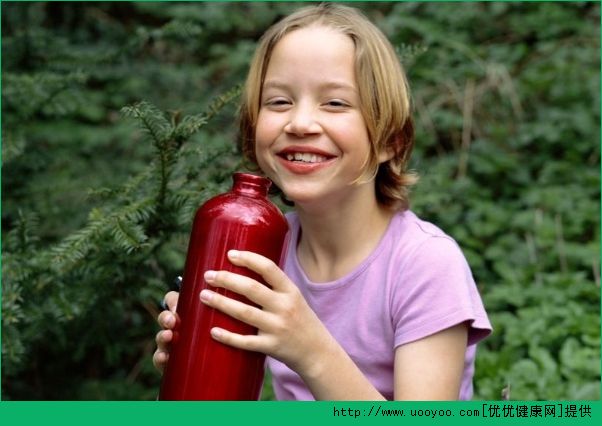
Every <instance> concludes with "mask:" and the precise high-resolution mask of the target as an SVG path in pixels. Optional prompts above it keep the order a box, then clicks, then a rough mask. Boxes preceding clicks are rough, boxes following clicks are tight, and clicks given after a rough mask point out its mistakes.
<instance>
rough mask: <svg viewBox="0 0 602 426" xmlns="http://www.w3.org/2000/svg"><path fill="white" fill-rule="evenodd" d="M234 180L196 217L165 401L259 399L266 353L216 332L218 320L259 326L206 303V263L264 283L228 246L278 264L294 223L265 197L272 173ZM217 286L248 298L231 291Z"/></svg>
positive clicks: (248, 330)
mask: <svg viewBox="0 0 602 426" xmlns="http://www.w3.org/2000/svg"><path fill="white" fill-rule="evenodd" d="M233 180H234V182H233V186H232V189H231V190H230V191H229V192H227V193H225V194H221V195H218V196H216V197H214V198H212V199H210V200H209V201H207V202H206V203H205V204H203V205H202V206H201V207H200V208H199V210H198V211H197V213H196V216H195V219H194V223H193V228H192V232H191V237H190V242H189V246H188V254H187V257H186V266H185V270H184V277H183V283H182V288H181V292H180V297H179V300H178V307H177V314H176V318H177V320H176V326H175V328H174V331H173V332H174V336H173V341H172V342H173V343H172V347H171V350H170V356H169V361H168V363H167V366H166V367H165V371H164V374H163V380H162V383H161V391H160V394H159V399H161V400H257V399H259V395H260V392H261V387H262V384H263V377H264V364H265V355H264V354H261V353H258V352H251V351H245V350H241V349H236V348H233V347H230V346H227V345H224V344H222V343H219V342H217V341H215V340H214V339H213V338H212V337H211V336H210V329H211V328H212V327H214V326H218V327H222V328H224V329H226V330H230V331H233V332H235V333H240V334H253V333H256V332H257V330H256V329H255V328H254V327H252V326H249V325H247V324H244V323H242V322H241V321H238V320H236V319H234V318H232V317H230V316H227V315H225V314H223V313H221V312H219V311H217V310H215V309H213V308H210V307H208V306H206V305H204V304H203V303H202V302H201V301H200V299H199V293H200V292H201V290H202V289H204V288H207V287H208V285H207V283H206V282H205V281H204V279H203V274H204V273H205V271H207V270H215V271H218V270H228V271H232V272H235V273H238V274H241V275H245V276H248V277H251V278H253V279H256V280H258V281H260V282H263V280H262V278H261V277H260V276H258V275H257V274H255V273H253V272H251V271H250V270H248V269H246V268H241V267H237V266H234V265H233V264H232V263H230V261H229V260H228V258H227V256H226V253H227V251H228V250H230V249H236V250H247V251H252V252H255V253H258V254H261V255H263V256H265V257H267V258H269V259H271V260H272V261H274V262H275V263H279V262H280V260H281V257H282V256H283V253H282V252H283V249H284V244H285V238H286V234H287V232H288V225H287V222H286V219H285V217H284V216H283V214H282V213H281V212H280V211H279V210H278V208H277V207H276V206H275V205H274V204H272V203H271V202H270V201H269V199H268V198H267V193H268V189H269V187H270V185H271V182H270V181H269V180H268V179H266V178H263V177H260V176H256V175H252V174H246V173H235V174H234V176H233ZM264 284H265V283H264ZM212 290H213V291H216V292H219V293H222V294H225V295H226V296H228V297H231V298H234V299H237V300H242V301H244V302H245V303H250V302H249V300H248V299H246V298H244V297H242V296H240V295H238V294H236V293H233V292H230V291H228V290H224V289H222V288H217V287H214V288H212Z"/></svg>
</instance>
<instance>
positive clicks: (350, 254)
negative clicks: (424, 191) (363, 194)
mask: <svg viewBox="0 0 602 426" xmlns="http://www.w3.org/2000/svg"><path fill="white" fill-rule="evenodd" d="M297 213H298V216H299V221H300V224H301V232H300V237H299V241H298V246H297V256H298V259H299V262H300V264H301V266H302V268H303V269H304V271H305V273H306V275H307V276H308V277H309V279H310V280H312V281H314V282H328V281H334V280H336V279H338V278H341V277H343V276H345V275H346V274H348V273H349V272H351V271H353V269H355V268H356V267H357V266H358V265H359V264H360V263H361V262H362V261H363V260H364V259H366V258H367V257H368V256H369V255H370V254H371V253H372V251H373V250H374V249H375V248H376V246H377V245H378V243H379V242H380V240H381V238H382V236H383V234H384V233H385V231H386V229H387V227H388V225H389V222H390V221H391V218H392V217H393V215H394V214H395V212H394V211H392V210H390V209H388V208H386V207H383V206H381V205H379V204H378V202H377V201H376V198H375V197H370V199H369V200H365V199H363V200H361V201H360V200H356V201H355V202H353V201H351V202H347V203H341V204H339V205H338V206H337V207H336V208H333V207H330V208H329V207H325V208H323V209H319V210H318V209H311V210H307V209H304V208H303V207H302V206H298V207H297Z"/></svg>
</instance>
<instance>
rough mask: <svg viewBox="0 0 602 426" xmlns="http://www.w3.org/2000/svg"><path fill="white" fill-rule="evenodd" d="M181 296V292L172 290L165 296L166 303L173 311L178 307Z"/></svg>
mask: <svg viewBox="0 0 602 426" xmlns="http://www.w3.org/2000/svg"><path fill="white" fill-rule="evenodd" d="M179 297H180V293H178V292H177V291H170V292H168V293H167V294H166V295H165V297H164V300H165V303H166V304H167V307H168V308H169V310H170V311H171V312H175V311H176V307H177V306H178V299H179Z"/></svg>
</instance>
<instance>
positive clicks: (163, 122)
mask: <svg viewBox="0 0 602 426" xmlns="http://www.w3.org/2000/svg"><path fill="white" fill-rule="evenodd" d="M121 112H122V113H123V114H124V115H126V116H128V117H134V118H137V119H138V120H139V121H140V122H141V124H142V128H143V129H144V130H146V131H147V132H148V133H149V134H150V136H151V138H152V140H153V142H154V144H155V146H157V147H158V148H159V149H160V148H161V146H163V145H164V144H165V143H166V141H167V140H168V139H169V137H170V127H171V126H170V123H169V121H168V120H167V118H165V115H164V114H163V112H161V111H160V110H159V109H158V108H157V107H156V106H155V105H153V104H151V103H150V102H146V101H141V102H138V103H137V104H134V105H131V106H125V107H123V108H121Z"/></svg>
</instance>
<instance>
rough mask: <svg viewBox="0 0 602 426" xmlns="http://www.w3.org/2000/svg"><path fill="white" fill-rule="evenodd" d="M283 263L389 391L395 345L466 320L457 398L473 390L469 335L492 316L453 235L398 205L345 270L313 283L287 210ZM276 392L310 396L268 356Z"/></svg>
mask: <svg viewBox="0 0 602 426" xmlns="http://www.w3.org/2000/svg"><path fill="white" fill-rule="evenodd" d="M287 218H288V220H289V224H290V232H291V234H290V238H289V246H288V252H287V256H286V258H285V260H284V264H283V269H284V271H285V272H286V274H287V275H288V276H289V277H290V278H291V280H292V281H293V282H294V283H296V284H297V286H298V287H299V289H300V290H301V292H302V293H303V296H304V297H305V299H306V300H307V303H308V304H309V306H311V308H312V309H313V310H314V311H315V312H316V314H317V315H318V317H319V318H320V320H321V321H322V322H323V323H324V325H325V326H326V327H327V328H328V330H329V331H330V333H331V334H332V335H333V336H334V338H335V339H336V340H337V341H338V342H339V344H340V345H341V346H342V347H343V348H344V349H345V351H346V352H347V353H348V354H349V356H350V357H351V358H352V359H353V361H354V362H355V363H356V364H357V366H358V367H359V368H360V370H361V371H362V372H363V373H364V374H365V375H366V377H367V378H368V379H369V380H370V382H371V383H372V384H373V385H374V386H375V388H376V389H377V390H378V391H379V392H381V394H382V395H383V396H384V397H385V398H387V399H393V389H394V380H393V367H394V359H395V348H397V347H398V346H400V345H403V344H405V343H409V342H412V341H415V340H418V339H421V338H423V337H426V336H429V335H431V334H434V333H436V332H438V331H442V330H444V329H446V328H449V327H451V326H454V325H456V324H459V323H461V322H465V321H466V322H467V324H468V325H469V332H468V347H467V349H466V356H465V363H464V374H463V378H462V386H461V390H460V399H462V400H468V399H470V398H471V397H472V393H473V391H472V376H473V373H474V360H475V352H476V343H477V342H478V341H479V340H481V339H483V338H484V337H486V336H487V335H488V334H489V333H490V332H491V324H490V323H489V320H488V318H487V314H486V312H485V309H484V308H483V303H482V301H481V297H480V296H479V292H478V290H477V288H476V285H475V282H474V280H473V277H472V273H471V272H470V268H469V266H468V264H467V262H466V259H465V258H464V255H463V254H462V252H461V250H460V248H459V247H458V245H457V244H456V242H455V241H454V240H453V239H452V238H451V237H449V236H447V235H446V234H445V233H444V232H443V231H441V230H440V229H439V228H437V227H436V226H435V225H433V224H431V223H428V222H425V221H422V220H420V219H419V218H418V217H417V216H416V215H415V214H414V213H412V212H411V211H405V212H399V213H397V214H396V215H395V216H394V217H393V219H392V220H391V223H390V224H389V226H388V228H387V230H386V232H385V234H384V235H383V237H382V238H381V240H380V242H379V243H378V246H377V247H376V248H375V249H374V251H373V252H372V253H371V254H370V255H369V256H368V257H367V258H366V259H365V260H364V261H363V262H362V263H361V264H360V265H358V266H357V267H356V268H355V269H354V270H353V271H352V272H350V273H348V274H347V275H346V276H344V277H342V278H340V279H338V280H336V281H332V282H327V283H314V282H312V281H310V280H309V279H308V277H307V276H306V274H305V272H304V271H303V269H302V268H301V266H300V264H299V262H298V259H297V250H296V247H297V242H298V239H299V220H298V217H297V216H296V214H288V215H287ZM268 366H269V368H270V370H271V372H272V377H273V385H274V392H275V394H276V397H277V398H278V399H280V400H290V399H293V400H312V399H314V398H313V396H312V394H311V393H310V391H309V389H308V388H307V387H306V386H305V384H304V382H303V380H301V378H300V377H299V376H298V375H297V374H296V373H295V372H294V371H292V370H291V369H289V368H288V367H287V366H286V365H284V364H283V363H281V362H279V361H277V360H275V359H272V358H269V359H268Z"/></svg>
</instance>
